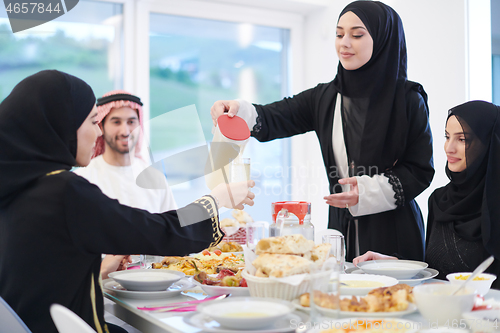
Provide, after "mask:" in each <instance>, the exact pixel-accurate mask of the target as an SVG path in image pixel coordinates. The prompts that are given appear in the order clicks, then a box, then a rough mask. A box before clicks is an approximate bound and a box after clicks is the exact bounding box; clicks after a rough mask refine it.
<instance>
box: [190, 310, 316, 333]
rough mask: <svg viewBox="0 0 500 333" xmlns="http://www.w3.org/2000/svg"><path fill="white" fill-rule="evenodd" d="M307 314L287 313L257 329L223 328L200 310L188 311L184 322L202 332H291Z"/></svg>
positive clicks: (306, 318)
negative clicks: (269, 324) (266, 325)
mask: <svg viewBox="0 0 500 333" xmlns="http://www.w3.org/2000/svg"><path fill="white" fill-rule="evenodd" d="M308 317H309V316H307V315H304V314H301V313H299V312H294V313H289V314H287V315H286V316H284V317H283V318H280V319H278V320H277V321H275V322H274V324H273V325H271V326H269V327H265V328H262V329H259V330H233V329H228V328H224V327H223V326H221V324H219V323H218V322H216V321H215V320H214V319H212V318H211V317H210V316H207V315H205V314H203V313H200V312H194V313H190V314H188V315H186V316H184V322H186V323H187V324H189V325H191V326H194V327H197V328H201V329H202V330H203V331H204V332H220V333H241V332H245V333H274V332H276V333H279V332H293V331H294V330H295V328H296V327H294V325H293V323H295V325H297V324H299V323H305V322H306V321H307V320H308ZM292 320H293V322H292Z"/></svg>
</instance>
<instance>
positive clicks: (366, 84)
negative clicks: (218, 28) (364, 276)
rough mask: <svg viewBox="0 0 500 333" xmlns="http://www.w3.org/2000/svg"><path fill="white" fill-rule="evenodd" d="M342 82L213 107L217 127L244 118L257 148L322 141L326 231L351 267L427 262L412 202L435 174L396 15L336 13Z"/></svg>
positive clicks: (374, 5) (382, 8) (352, 7)
mask: <svg viewBox="0 0 500 333" xmlns="http://www.w3.org/2000/svg"><path fill="white" fill-rule="evenodd" d="M335 47H336V50H337V55H338V57H339V64H338V69H337V76H336V77H335V79H334V80H333V81H331V82H329V83H324V84H319V85H317V86H316V87H314V88H312V89H309V90H306V91H304V92H301V93H300V94H297V95H295V96H293V97H291V98H285V99H283V100H282V101H278V102H275V103H271V104H268V105H257V104H254V105H252V104H250V103H248V102H246V101H242V100H237V101H217V102H215V104H214V105H213V106H212V111H211V113H212V120H213V122H214V124H215V123H216V121H217V118H218V117H219V116H220V115H221V114H222V113H223V112H228V115H229V116H233V115H235V114H236V113H238V116H240V117H242V118H243V119H245V120H246V121H247V123H248V125H249V128H252V136H254V137H255V138H256V139H257V140H259V141H270V140H274V139H277V138H284V137H290V136H293V135H296V134H301V133H305V132H309V131H314V132H316V135H317V137H318V139H319V143H320V146H321V153H322V155H323V162H324V164H325V168H326V172H327V175H328V180H329V183H330V193H331V194H330V195H327V196H325V197H324V199H325V201H326V203H327V204H328V205H330V207H329V209H330V211H329V224H328V227H329V228H330V229H337V230H339V231H341V232H342V233H343V234H344V236H345V238H346V247H347V258H346V259H347V260H349V261H351V260H352V259H353V258H354V257H355V256H357V255H359V253H364V252H365V251H367V250H369V249H375V250H377V251H380V252H384V253H400V254H402V255H404V256H405V257H407V258H408V259H414V260H423V259H424V225H423V220H422V214H421V212H420V208H419V207H418V205H417V203H416V202H415V200H414V199H415V197H416V196H417V195H419V194H420V193H421V192H422V191H424V190H425V189H426V188H427V187H428V186H429V185H430V182H431V180H432V177H433V175H434V168H433V162H432V135H431V131H430V126H429V121H428V107H427V95H426V93H425V91H424V89H423V88H422V86H421V85H420V84H418V83H415V82H411V81H409V80H408V78H407V75H406V67H407V66H406V64H407V57H406V42H405V35H404V30H403V24H402V22H401V19H400V17H399V15H398V14H397V13H396V12H395V11H394V9H392V8H391V7H389V6H387V5H385V4H383V3H381V2H378V1H355V2H352V3H350V4H349V5H347V6H346V7H345V8H344V9H343V10H342V12H341V13H340V16H339V20H338V22H337V36H336V42H335Z"/></svg>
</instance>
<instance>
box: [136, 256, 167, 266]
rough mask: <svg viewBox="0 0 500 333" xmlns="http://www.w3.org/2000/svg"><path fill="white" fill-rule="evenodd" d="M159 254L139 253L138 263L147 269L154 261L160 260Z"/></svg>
mask: <svg viewBox="0 0 500 333" xmlns="http://www.w3.org/2000/svg"><path fill="white" fill-rule="evenodd" d="M161 260H162V257H161V256H154V255H150V254H141V255H140V256H139V263H140V267H141V268H142V269H149V268H151V267H152V266H153V263H155V262H161Z"/></svg>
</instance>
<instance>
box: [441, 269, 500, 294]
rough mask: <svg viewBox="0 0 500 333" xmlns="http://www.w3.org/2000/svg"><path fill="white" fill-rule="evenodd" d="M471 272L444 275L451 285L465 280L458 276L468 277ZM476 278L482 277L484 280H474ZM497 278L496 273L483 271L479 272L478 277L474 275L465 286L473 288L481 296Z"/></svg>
mask: <svg viewBox="0 0 500 333" xmlns="http://www.w3.org/2000/svg"><path fill="white" fill-rule="evenodd" d="M471 274H472V273H470V272H469V273H463V272H462V273H451V274H448V275H446V278H447V279H448V281H450V283H451V284H453V285H459V284H461V283H463V282H464V281H465V279H460V278H459V277H460V276H461V277H465V278H468V277H469V276H470V275H471ZM477 278H480V279H484V280H476V279H477ZM496 278H497V276H496V275H494V274H488V273H483V274H479V276H478V277H476V278H475V279H474V280H473V281H469V282H467V287H468V288H470V289H475V290H476V292H477V293H478V294H479V295H481V296H483V295H485V294H486V293H487V292H488V291H490V288H491V284H492V283H493V281H495V280H496Z"/></svg>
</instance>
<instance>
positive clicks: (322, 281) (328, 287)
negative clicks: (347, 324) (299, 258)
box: [309, 258, 340, 327]
mask: <svg viewBox="0 0 500 333" xmlns="http://www.w3.org/2000/svg"><path fill="white" fill-rule="evenodd" d="M339 274H340V265H339V263H338V262H337V260H335V259H334V258H329V259H328V260H327V261H326V262H325V263H324V264H323V267H322V269H321V270H317V271H315V272H312V273H311V274H310V279H311V281H310V287H309V306H310V309H311V317H310V318H311V323H312V324H314V325H318V324H320V325H321V324H322V321H323V319H322V318H323V317H329V318H333V319H337V318H339V314H340V282H339V280H340V279H339ZM312 295H314V297H313V296H312ZM315 327H316V326H315Z"/></svg>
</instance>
